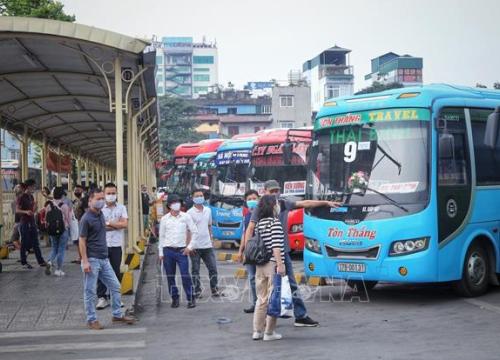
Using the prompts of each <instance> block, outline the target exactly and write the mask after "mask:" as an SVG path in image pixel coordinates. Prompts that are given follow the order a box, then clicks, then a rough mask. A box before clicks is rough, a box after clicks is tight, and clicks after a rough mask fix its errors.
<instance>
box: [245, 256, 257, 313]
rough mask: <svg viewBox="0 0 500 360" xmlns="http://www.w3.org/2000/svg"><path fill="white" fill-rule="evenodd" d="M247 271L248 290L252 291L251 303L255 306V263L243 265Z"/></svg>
mask: <svg viewBox="0 0 500 360" xmlns="http://www.w3.org/2000/svg"><path fill="white" fill-rule="evenodd" d="M245 267H246V269H247V273H248V282H249V283H250V290H251V291H252V305H253V306H255V303H256V302H257V290H255V272H256V271H257V267H256V266H255V265H245Z"/></svg>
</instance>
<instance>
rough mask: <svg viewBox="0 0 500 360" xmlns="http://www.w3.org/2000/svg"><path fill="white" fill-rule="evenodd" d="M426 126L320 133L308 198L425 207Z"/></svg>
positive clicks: (365, 126) (396, 124)
mask: <svg viewBox="0 0 500 360" xmlns="http://www.w3.org/2000/svg"><path fill="white" fill-rule="evenodd" d="M429 127H430V122H429V121H421V120H406V121H390V122H389V121H380V122H369V123H360V124H353V125H345V126H337V127H333V128H331V129H326V130H323V131H322V132H320V133H319V136H317V137H316V141H315V142H314V146H313V151H312V156H311V161H310V162H309V176H310V182H309V184H310V185H309V186H308V196H309V197H310V198H312V199H337V200H340V201H343V202H344V204H345V205H346V206H356V205H361V206H378V205H396V206H399V207H400V208H402V209H403V210H404V209H405V208H404V207H403V206H402V204H414V203H422V202H426V201H427V199H428V179H429V175H428V173H429V165H428V164H429V147H428V141H429V139H428V138H429Z"/></svg>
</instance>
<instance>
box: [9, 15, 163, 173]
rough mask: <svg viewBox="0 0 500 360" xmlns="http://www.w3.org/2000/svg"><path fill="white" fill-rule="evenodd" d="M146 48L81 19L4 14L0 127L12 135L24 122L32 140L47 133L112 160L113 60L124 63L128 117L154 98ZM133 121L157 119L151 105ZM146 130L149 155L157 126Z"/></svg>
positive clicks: (77, 150)
mask: <svg viewBox="0 0 500 360" xmlns="http://www.w3.org/2000/svg"><path fill="white" fill-rule="evenodd" d="M147 46H148V43H147V42H145V41H142V40H139V39H135V38H131V37H128V36H124V35H120V34H117V33H114V32H110V31H105V30H101V29H96V28H94V27H89V26H85V25H80V24H74V23H68V22H60V21H54V20H45V19H37V18H17V17H6V16H1V17H0V118H1V126H2V127H3V128H5V129H8V130H10V131H13V132H15V133H17V134H22V133H24V131H25V127H26V128H27V131H28V133H29V136H30V137H31V138H32V139H36V140H42V139H43V138H44V137H45V138H46V139H47V141H48V143H49V144H51V145H53V146H56V145H57V146H61V147H62V148H63V149H64V150H66V151H67V152H70V153H73V154H79V155H81V156H82V157H86V158H89V159H95V160H96V161H99V162H100V163H102V164H106V165H114V164H115V163H114V162H115V161H116V154H115V151H114V150H115V145H116V134H115V114H114V111H115V109H114V101H115V99H114V94H115V69H114V64H116V61H115V60H116V59H117V58H119V60H120V62H119V63H121V70H122V71H121V75H122V80H123V94H122V99H123V104H124V109H123V110H124V112H127V110H129V111H128V112H129V113H130V115H129V116H132V114H135V113H138V112H139V111H140V108H141V106H142V105H143V104H146V103H147V102H148V101H149V100H150V99H152V98H154V97H155V96H156V94H155V89H154V62H155V57H154V53H150V54H143V51H144V50H145V48H146V47H147ZM129 85H130V86H129ZM129 87H130V89H129V92H127V90H128V88H129ZM137 121H138V122H139V125H141V124H142V123H146V125H147V123H149V122H152V121H156V107H151V108H150V109H148V110H147V111H145V112H144V113H142V114H141V116H138V118H137ZM148 136H149V142H148V143H147V144H148V146H149V149H148V150H149V151H150V153H152V154H153V153H155V152H154V151H151V150H153V149H152V147H153V146H157V145H155V144H156V143H157V142H158V141H157V140H158V139H157V136H158V132H157V127H156V130H154V131H153V133H148ZM124 143H126V136H125V132H124Z"/></svg>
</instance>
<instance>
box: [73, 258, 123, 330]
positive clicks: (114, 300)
mask: <svg viewBox="0 0 500 360" xmlns="http://www.w3.org/2000/svg"><path fill="white" fill-rule="evenodd" d="M89 263H90V272H88V273H86V272H84V273H83V301H84V304H85V313H86V315H87V321H95V320H97V317H96V310H95V306H96V299H97V295H96V288H97V280H101V281H102V282H103V283H104V285H106V287H107V288H108V290H109V292H110V293H111V309H112V313H113V316H114V317H118V318H121V317H122V316H123V314H122V310H121V293H120V283H119V282H118V279H117V278H116V275H115V272H114V271H113V268H112V267H111V264H110V263H109V259H96V258H89ZM82 269H83V268H82Z"/></svg>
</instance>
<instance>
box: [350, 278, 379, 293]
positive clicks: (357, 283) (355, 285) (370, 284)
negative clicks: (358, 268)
mask: <svg viewBox="0 0 500 360" xmlns="http://www.w3.org/2000/svg"><path fill="white" fill-rule="evenodd" d="M377 283H378V281H363V280H347V286H349V287H350V288H351V289H357V290H358V291H360V290H363V289H364V288H366V290H368V291H370V290H371V289H373V288H374V287H375V285H377ZM363 284H364V285H363Z"/></svg>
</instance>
